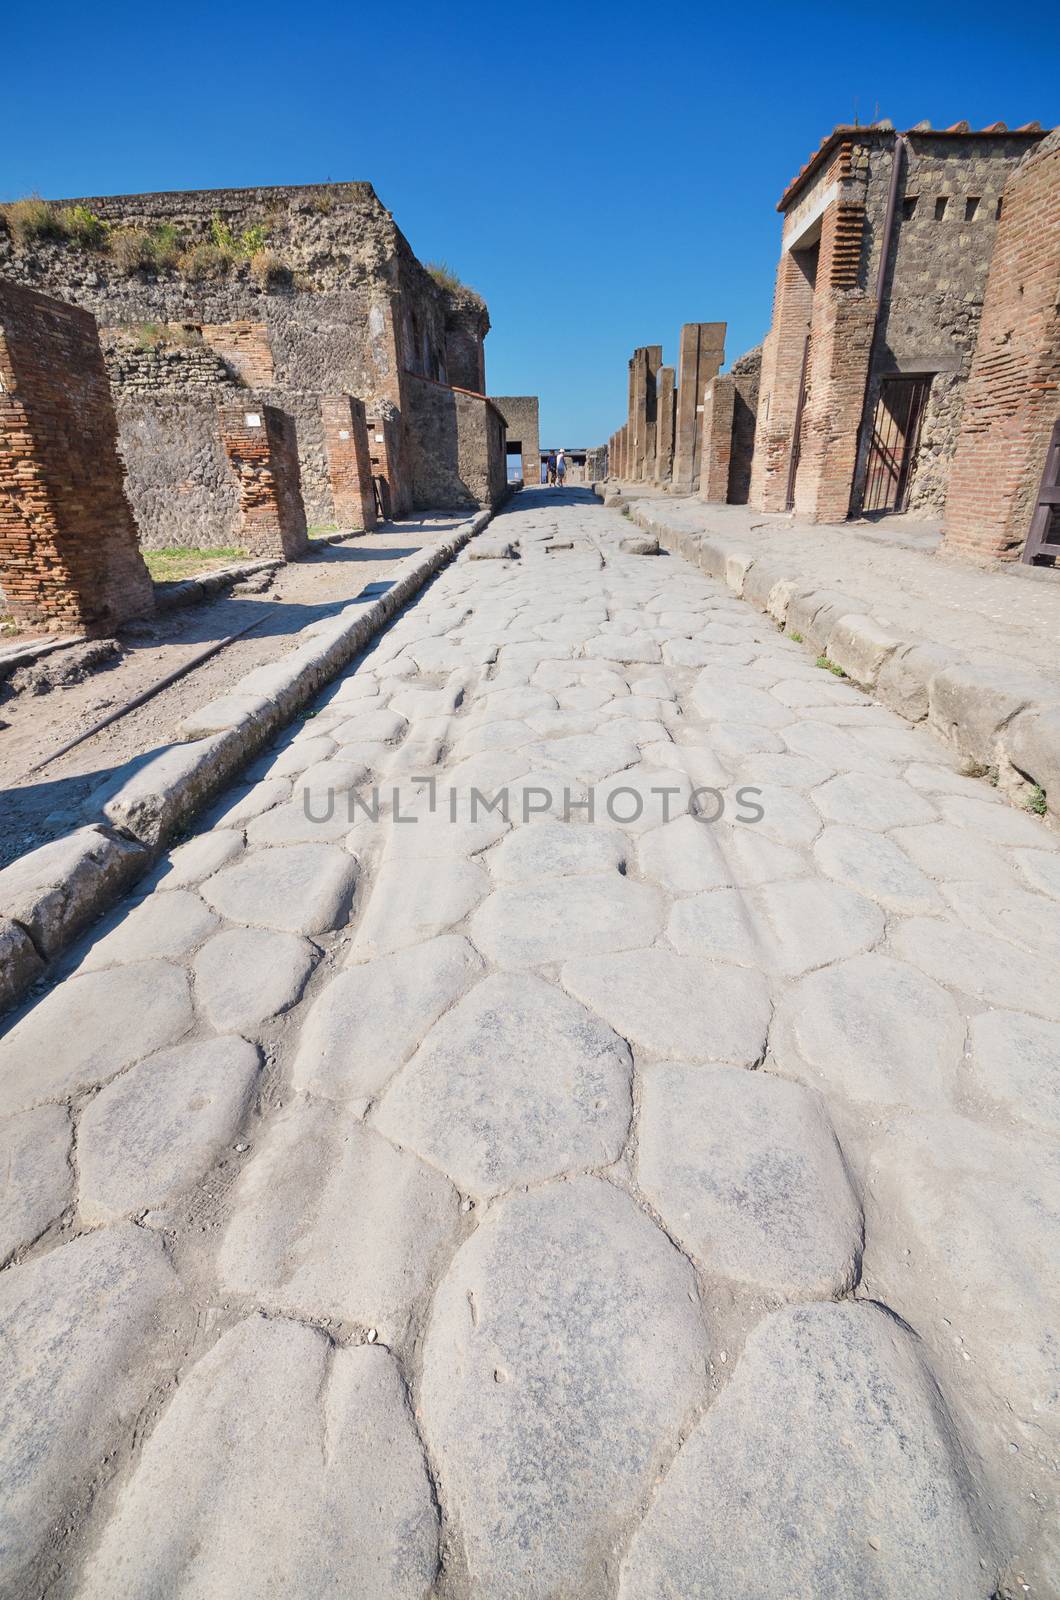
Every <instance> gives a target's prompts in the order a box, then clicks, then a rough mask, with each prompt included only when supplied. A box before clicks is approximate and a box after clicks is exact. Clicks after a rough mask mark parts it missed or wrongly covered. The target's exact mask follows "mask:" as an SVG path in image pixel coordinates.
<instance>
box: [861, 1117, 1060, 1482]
mask: <svg viewBox="0 0 1060 1600" xmlns="http://www.w3.org/2000/svg"><path fill="white" fill-rule="evenodd" d="M864 1199H865V1219H866V1245H865V1261H864V1280H865V1289H866V1292H867V1293H868V1294H870V1295H872V1296H873V1298H876V1299H880V1300H882V1301H883V1302H884V1304H886V1305H888V1306H890V1307H891V1309H892V1310H893V1311H895V1312H897V1314H898V1315H899V1316H901V1317H904V1318H905V1320H906V1321H907V1322H908V1323H909V1324H910V1326H911V1327H914V1328H915V1329H916V1330H917V1333H918V1334H919V1335H920V1337H921V1338H922V1339H923V1340H924V1341H925V1343H926V1345H927V1346H928V1348H929V1349H930V1350H931V1352H932V1354H933V1356H934V1358H935V1360H936V1363H937V1364H938V1368H939V1371H940V1374H944V1375H945V1377H946V1380H947V1382H948V1384H950V1385H952V1387H953V1389H954V1392H955V1393H956V1395H957V1396H958V1397H959V1398H960V1401H961V1403H962V1404H963V1405H966V1406H967V1407H968V1408H969V1409H970V1410H971V1412H972V1413H973V1414H974V1413H976V1412H978V1413H979V1414H980V1416H981V1417H984V1416H985V1417H987V1418H990V1419H991V1420H992V1425H993V1426H992V1431H993V1444H992V1450H993V1451H994V1452H997V1453H1000V1452H1001V1451H1002V1450H1003V1449H1004V1450H1005V1452H1006V1454H1008V1453H1010V1452H1009V1451H1008V1445H1009V1442H1010V1441H1012V1440H1013V1438H1015V1439H1016V1441H1018V1442H1021V1443H1022V1447H1023V1450H1024V1451H1025V1452H1026V1455H1027V1458H1028V1459H1027V1460H1026V1461H1024V1462H1022V1463H1021V1462H1020V1461H1019V1460H1015V1461H1012V1462H1011V1463H1010V1467H1011V1469H1012V1471H1013V1472H1014V1473H1015V1472H1017V1471H1018V1470H1019V1468H1020V1466H1021V1465H1022V1466H1023V1467H1024V1469H1025V1470H1029V1468H1030V1465H1031V1462H1032V1460H1033V1458H1034V1456H1035V1455H1037V1454H1038V1452H1039V1451H1040V1450H1041V1447H1042V1445H1043V1443H1044V1441H1045V1439H1046V1438H1047V1437H1053V1438H1055V1434H1056V1424H1057V1385H1056V1326H1057V1318H1058V1315H1060V1295H1058V1293H1057V1285H1056V1274H1055V1273H1050V1272H1049V1271H1048V1270H1043V1269H1044V1268H1045V1263H1047V1262H1048V1261H1050V1260H1051V1257H1052V1253H1053V1245H1054V1243H1055V1234H1056V1218H1057V1215H1058V1214H1060V1155H1058V1152H1057V1146H1056V1141H1055V1140H1053V1139H1041V1138H1036V1137H1034V1136H1033V1135H1031V1134H1028V1133H1027V1132H1026V1130H1024V1129H1020V1130H1018V1131H1017V1132H1015V1133H1010V1132H1001V1131H995V1130H992V1129H988V1128H984V1127H982V1126H980V1125H977V1124H976V1123H974V1122H971V1121H969V1120H967V1119H966V1118H963V1117H957V1116H937V1117H921V1118H917V1119H915V1120H907V1121H903V1122H902V1123H901V1124H900V1125H897V1126H895V1127H894V1128H891V1129H888V1133H887V1137H886V1138H883V1139H881V1140H879V1142H878V1143H877V1145H876V1147H875V1149H874V1150H873V1152H872V1156H871V1158H870V1160H869V1163H868V1167H867V1172H866V1182H865V1195H864ZM1012 1454H1015V1455H1018V1451H1017V1452H1012ZM1040 1489H1041V1485H1039V1492H1040Z"/></svg>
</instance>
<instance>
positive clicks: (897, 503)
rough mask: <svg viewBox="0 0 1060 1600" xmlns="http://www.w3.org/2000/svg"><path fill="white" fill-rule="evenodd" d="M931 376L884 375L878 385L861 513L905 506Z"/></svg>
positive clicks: (879, 512)
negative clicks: (886, 376)
mask: <svg viewBox="0 0 1060 1600" xmlns="http://www.w3.org/2000/svg"><path fill="white" fill-rule="evenodd" d="M931 378H932V374H931V373H917V374H916V375H915V376H909V377H906V376H901V377H890V378H884V379H883V381H882V383H881V385H880V398H879V399H878V400H877V402H876V415H875V416H874V417H873V419H872V438H871V439H870V441H869V460H868V468H867V471H866V475H865V498H864V500H863V501H862V507H861V509H862V512H863V514H864V515H865V516H883V515H886V514H887V513H890V512H897V511H904V510H905V508H906V502H907V500H908V497H909V480H910V477H911V475H912V471H913V466H914V464H915V462H916V453H917V450H918V448H919V445H920V428H921V425H922V423H923V421H924V407H925V405H926V404H927V397H928V391H929V390H930V388H931Z"/></svg>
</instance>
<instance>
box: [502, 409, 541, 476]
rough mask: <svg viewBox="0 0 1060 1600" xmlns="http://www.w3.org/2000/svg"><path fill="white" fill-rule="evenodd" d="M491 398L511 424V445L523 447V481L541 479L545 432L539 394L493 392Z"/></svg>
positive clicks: (509, 426) (509, 425)
mask: <svg viewBox="0 0 1060 1600" xmlns="http://www.w3.org/2000/svg"><path fill="white" fill-rule="evenodd" d="M490 400H491V401H492V403H493V404H494V405H495V406H496V408H497V410H498V411H499V412H500V414H501V416H502V417H503V418H504V420H505V422H506V424H507V429H508V448H509V449H510V448H511V445H512V443H513V442H518V443H519V444H520V445H521V446H522V462H523V468H522V470H523V482H524V483H538V482H540V479H541V432H540V421H539V407H538V398H537V395H536V394H520V395H512V394H502V395H490Z"/></svg>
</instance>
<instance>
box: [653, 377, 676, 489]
mask: <svg viewBox="0 0 1060 1600" xmlns="http://www.w3.org/2000/svg"><path fill="white" fill-rule="evenodd" d="M675 376H676V375H675V372H674V369H673V367H660V368H659V376H658V378H657V379H656V382H655V471H654V472H653V473H652V477H653V478H654V480H655V482H656V483H659V484H663V483H669V482H670V478H671V476H672V474H673V468H674V422H675V420H676V417H675V412H676V406H677V392H676V389H675V387H674V378H675Z"/></svg>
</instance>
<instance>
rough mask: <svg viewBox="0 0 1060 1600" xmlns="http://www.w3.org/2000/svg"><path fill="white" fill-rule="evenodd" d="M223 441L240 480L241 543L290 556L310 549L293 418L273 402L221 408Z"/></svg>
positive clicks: (257, 551) (258, 551)
mask: <svg viewBox="0 0 1060 1600" xmlns="http://www.w3.org/2000/svg"><path fill="white" fill-rule="evenodd" d="M220 421H221V442H222V444H223V445H224V449H225V454H226V455H227V457H228V461H229V465H230V466H231V468H232V471H233V472H234V473H235V475H236V478H237V480H238V482H239V510H240V528H239V538H240V542H241V543H242V544H243V545H244V546H245V547H246V549H247V551H248V553H249V554H250V555H252V556H280V557H282V558H283V559H284V560H285V561H290V560H291V559H292V558H293V557H295V556H300V555H303V554H304V553H305V551H306V550H307V549H308V548H309V538H308V535H307V533H306V516H305V506H304V505H303V503H302V481H301V475H300V473H299V469H298V441H297V438H296V435H295V426H294V418H293V417H290V416H288V415H287V413H286V412H285V411H279V410H277V408H276V407H275V406H259V407H258V409H257V410H256V411H249V410H246V409H245V408H244V407H243V406H222V407H221V408H220Z"/></svg>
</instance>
